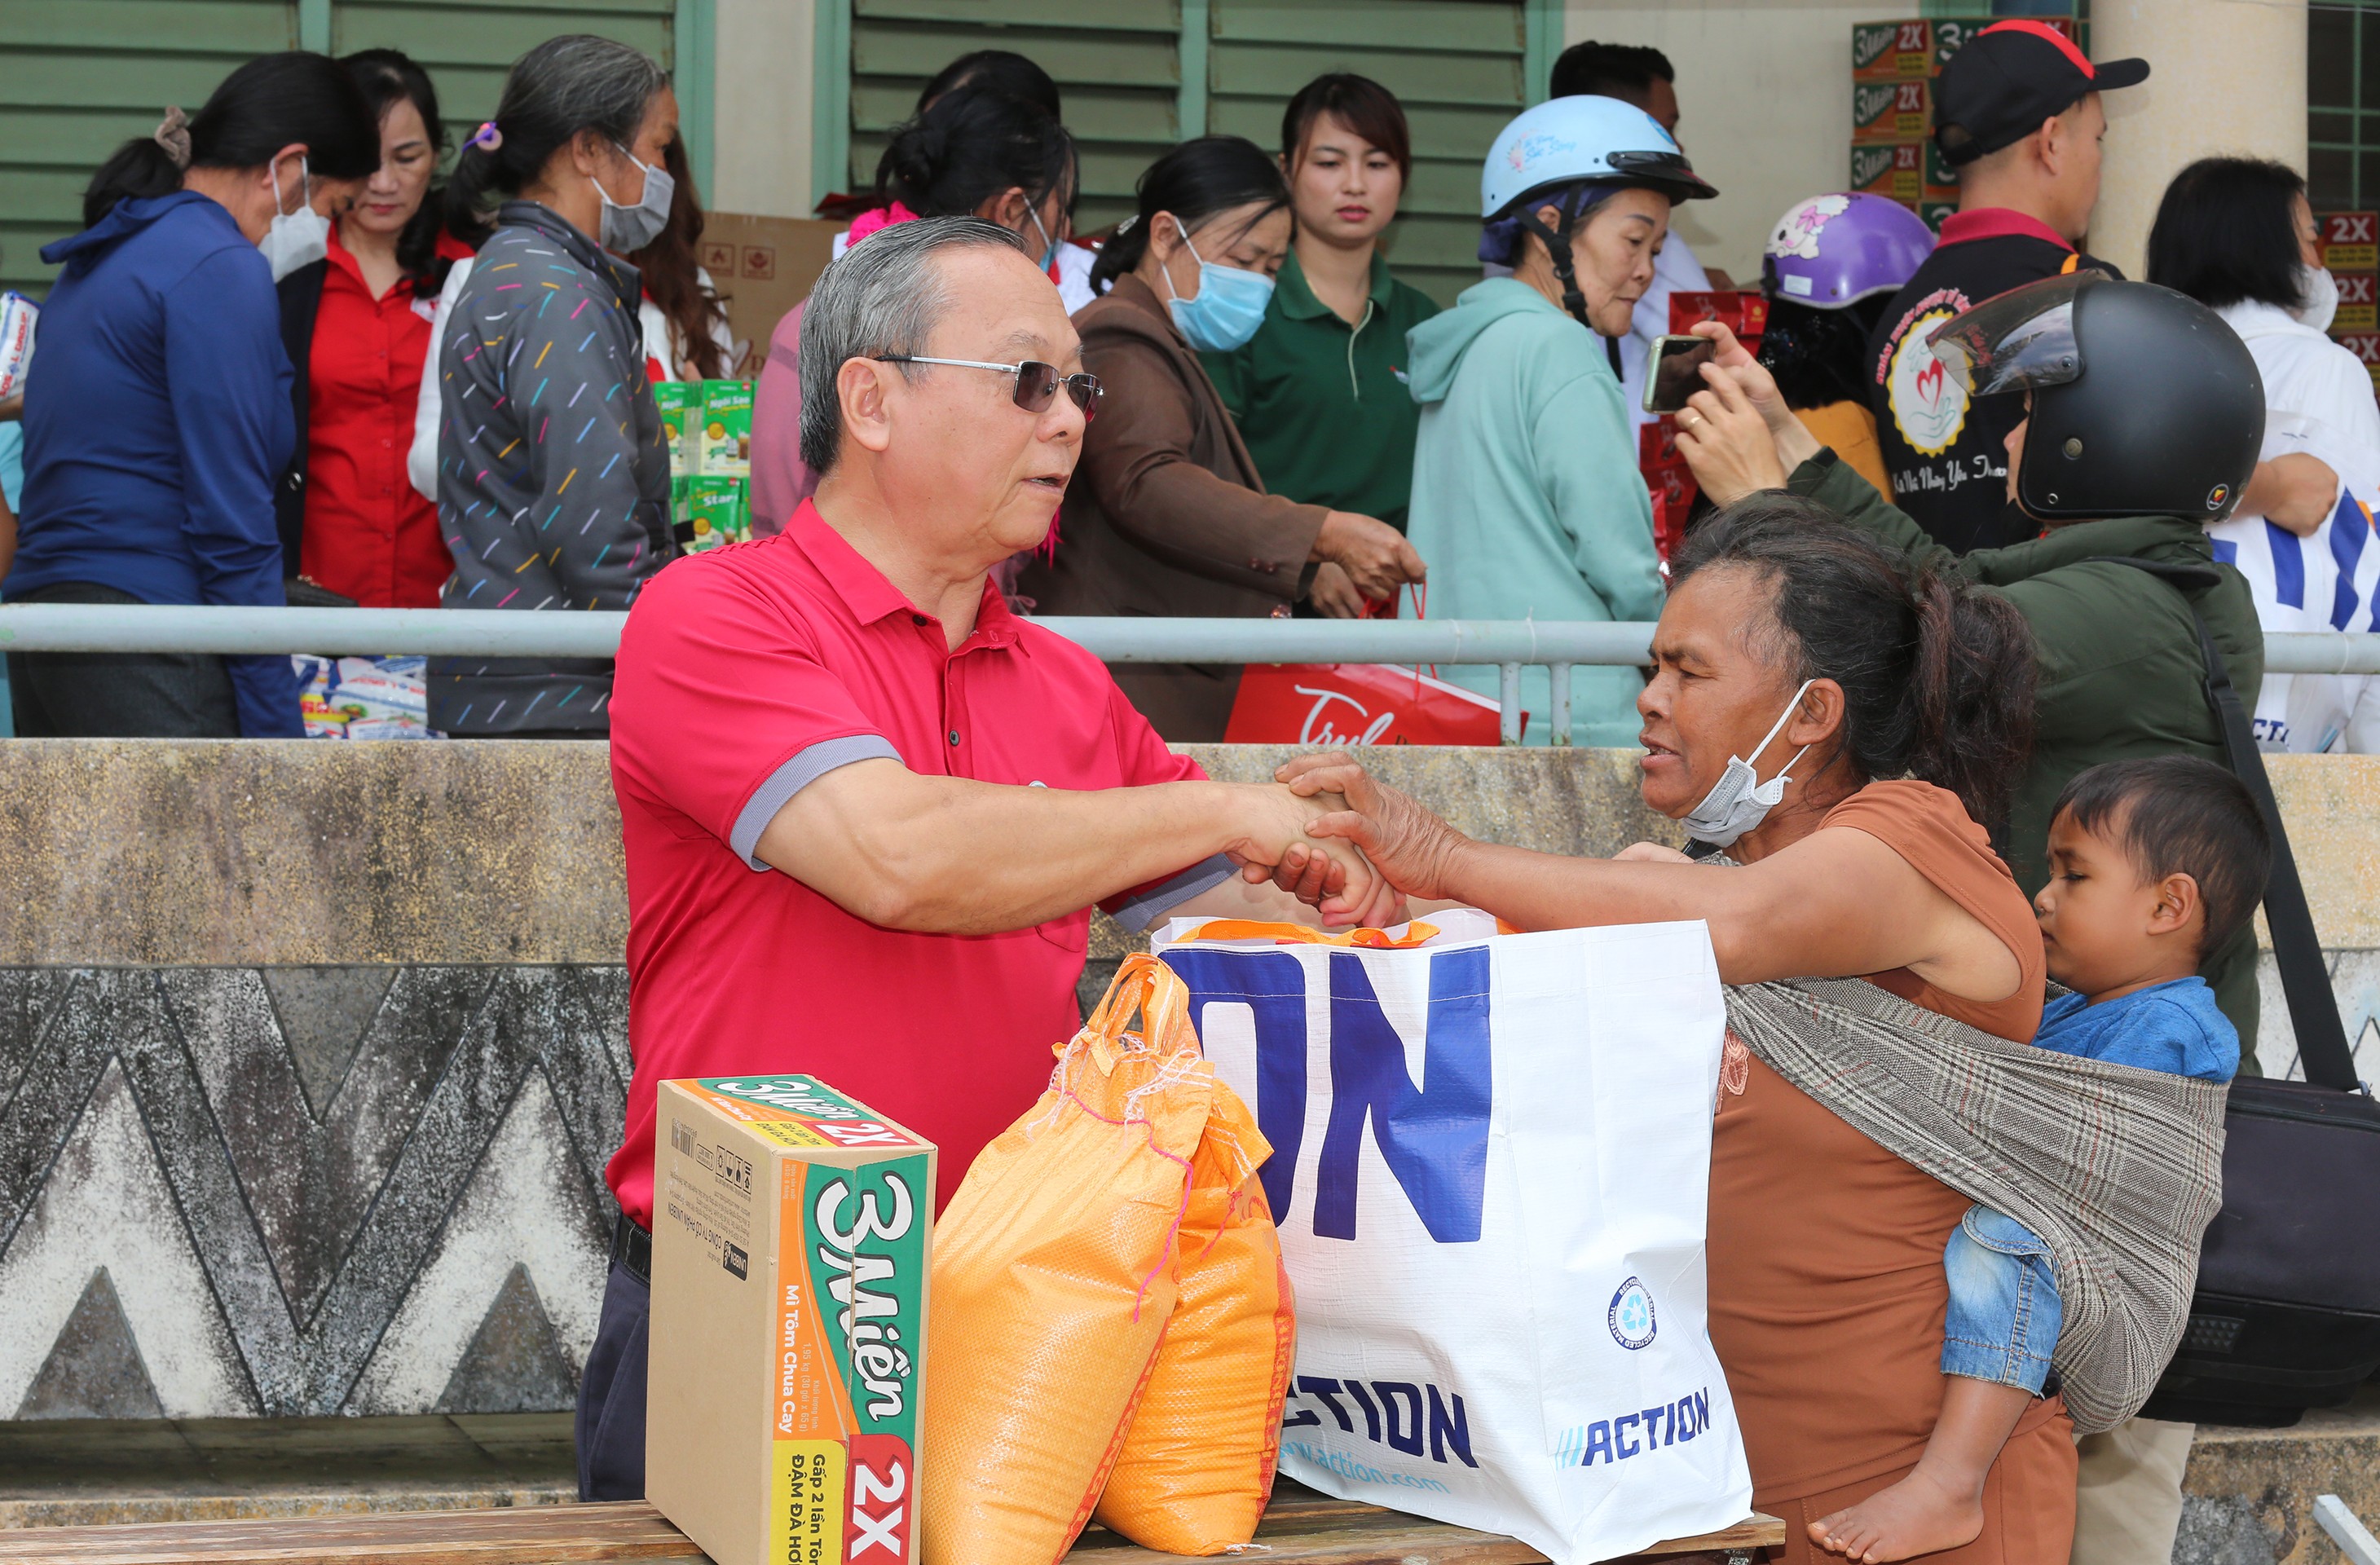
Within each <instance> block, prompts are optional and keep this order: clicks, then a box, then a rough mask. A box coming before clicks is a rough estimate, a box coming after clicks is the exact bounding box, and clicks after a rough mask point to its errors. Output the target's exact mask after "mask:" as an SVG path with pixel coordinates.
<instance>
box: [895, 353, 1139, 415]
mask: <svg viewBox="0 0 2380 1565" xmlns="http://www.w3.org/2000/svg"><path fill="white" fill-rule="evenodd" d="M876 362H878V363H879V364H947V365H949V366H950V367H951V368H952V369H953V370H999V371H1000V372H1001V373H1002V374H1003V375H1014V376H1015V377H1016V406H1019V407H1022V408H1023V409H1025V411H1026V412H1027V413H1040V412H1044V411H1046V410H1047V409H1048V408H1049V406H1050V403H1051V402H1052V401H1053V400H1054V399H1055V398H1056V397H1057V395H1058V388H1059V387H1060V386H1063V387H1065V388H1066V394H1067V395H1068V396H1069V397H1072V398H1073V399H1074V403H1075V406H1077V407H1079V408H1081V409H1082V410H1083V422H1085V423H1089V422H1090V421H1091V420H1092V419H1096V418H1098V417H1099V403H1100V402H1101V401H1102V400H1104V399H1105V398H1106V396H1107V393H1106V392H1105V391H1103V390H1101V389H1100V387H1099V377H1098V376H1097V375H1087V374H1075V375H1061V374H1060V373H1058V367H1057V366H1056V365H1055V364H1044V363H1042V362H1041V361H1040V360H1039V359H1038V358H1028V359H1026V361H1025V362H1024V363H1022V364H988V363H986V362H984V361H983V360H981V359H977V358H926V357H924V356H923V355H921V354H915V353H880V354H878V355H877V356H876Z"/></svg>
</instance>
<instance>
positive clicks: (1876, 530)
mask: <svg viewBox="0 0 2380 1565" xmlns="http://www.w3.org/2000/svg"><path fill="white" fill-rule="evenodd" d="M2202 317H2203V319H2202ZM1706 330H1707V329H1706ZM1934 346H1935V349H1936V353H1937V357H1938V358H1940V359H1941V360H1942V362H1943V364H1944V366H1945V367H1946V370H1947V371H1948V372H1949V373H1951V374H1953V375H1956V376H1958V377H1959V378H1960V379H1961V381H1962V382H1971V383H1970V385H1969V391H1970V394H1976V395H1986V394H1995V393H1998V394H2016V393H2019V392H2022V393H2023V394H2024V395H2025V397H2026V404H2027V417H2026V419H2024V420H2023V421H2022V422H2020V423H2019V424H2018V425H2017V427H2016V429H2015V430H2014V431H2011V432H2010V436H2009V438H2008V452H2009V472H2008V479H2007V482H2008V486H2009V491H2010V500H2011V501H2013V502H2014V503H2017V504H2018V505H2020V506H2022V508H2023V510H2024V511H2025V512H2026V513H2027V514H2029V515H2031V516H2034V517H2035V518H2037V519H2039V520H2041V521H2042V522H2044V523H2045V524H2046V531H2045V532H2044V533H2043V535H2042V536H2041V537H2039V538H2037V539H2034V540H2031V541H2029V542H2025V543H2017V544H2011V545H2010V546H2008V547H2006V548H2001V549H1984V550H1978V551H1975V552H1973V553H1969V554H1964V555H1961V554H1955V553H1953V552H1950V551H1949V550H1948V549H1945V548H1943V547H1942V546H1941V545H1940V544H1938V543H1937V542H1935V541H1934V540H1933V539H1932V538H1931V537H1930V536H1929V535H1928V534H1927V533H1926V532H1925V529H1924V528H1920V527H1919V526H1918V525H1917V523H1916V522H1915V521H1913V519H1912V518H1910V517H1909V516H1906V515H1904V514H1903V513H1902V512H1900V510H1898V509H1896V508H1895V507H1894V506H1893V505H1891V504H1890V503H1888V502H1887V501H1886V500H1885V499H1884V498H1883V497H1882V496H1880V495H1878V494H1877V493H1876V490H1875V489H1874V488H1873V487H1871V486H1870V485H1869V483H1868V482H1867V480H1866V479H1863V478H1861V477H1860V476H1859V475H1858V474H1857V473H1856V472H1854V471H1852V468H1851V467H1850V466H1849V465H1848V464H1846V463H1843V462H1841V461H1839V460H1838V459H1837V458H1836V456H1835V454H1834V453H1833V452H1831V451H1828V450H1826V449H1825V448H1824V447H1822V446H1820V445H1819V444H1818V443H1817V442H1816V441H1815V439H1814V438H1813V437H1812V436H1811V435H1810V433H1809V431H1807V430H1805V429H1803V427H1802V425H1801V424H1800V423H1799V421H1798V420H1796V419H1794V418H1793V416H1792V415H1791V413H1790V412H1787V411H1785V408H1784V402H1783V399H1782V398H1781V397H1779V396H1777V395H1776V394H1775V382H1772V381H1769V380H1768V379H1767V372H1766V371H1765V370H1760V368H1759V367H1758V365H1756V364H1755V363H1753V361H1752V359H1751V357H1750V356H1749V355H1747V354H1745V353H1744V352H1743V349H1742V347H1741V346H1739V345H1737V344H1735V343H1734V342H1732V341H1731V340H1726V339H1725V338H1724V337H1723V335H1722V341H1721V345H1720V352H1719V354H1718V356H1717V357H1716V358H1715V360H1714V362H1715V363H1717V364H1718V365H1720V366H1722V367H1723V368H1725V369H1727V370H1730V371H1731V372H1732V374H1733V377H1734V378H1733V379H1723V378H1722V380H1720V381H1718V382H1715V383H1714V384H1713V385H1712V386H1711V388H1710V389H1709V390H1706V391H1704V392H1700V393H1697V394H1695V395H1694V398H1693V399H1691V401H1690V403H1689V406H1688V408H1687V411H1686V412H1685V413H1683V414H1682V415H1681V416H1680V419H1679V423H1680V425H1681V432H1680V435H1679V442H1678V443H1679V449H1680V450H1681V451H1682V452H1684V453H1685V455H1686V456H1687V459H1688V461H1689V462H1690V463H1692V464H1693V465H1694V470H1695V474H1696V476H1697V477H1698V478H1700V479H1702V480H1703V487H1704V488H1705V490H1706V491H1708V492H1709V493H1710V494H1711V496H1712V498H1713V499H1714V500H1717V501H1719V502H1721V503H1725V502H1727V501H1730V500H1732V499H1735V498H1737V497H1739V496H1740V495H1741V494H1743V493H1746V492H1749V491H1752V490H1755V489H1760V488H1768V487H1778V478H1779V473H1778V468H1777V465H1778V464H1782V465H1783V466H1784V467H1787V468H1790V469H1791V473H1790V476H1789V477H1786V479H1785V481H1784V483H1783V486H1782V487H1785V488H1788V489H1790V490H1791V491H1793V492H1794V493H1796V494H1801V495H1805V496H1807V497H1808V498H1810V499H1813V500H1815V501H1817V502H1818V503H1821V504H1823V505H1825V506H1827V507H1828V509H1829V510H1832V511H1834V512H1835V513H1836V514H1837V515H1839V516H1841V517H1843V519H1844V520H1846V521H1848V522H1849V523H1851V524H1852V526H1853V527H1854V528H1859V529H1860V530H1861V531H1863V532H1864V533H1866V534H1868V535H1869V536H1870V537H1872V538H1874V539H1875V540H1876V541H1877V542H1879V543H1881V544H1883V545H1885V546H1886V547H1887V548H1888V549H1890V550H1893V551H1894V552H1898V553H1900V554H1901V555H1903V556H1904V557H1905V558H1906V559H1907V560H1908V562H1909V564H1911V566H1912V567H1913V568H1914V569H1924V570H1927V571H1931V572H1933V573H1935V574H1937V575H1938V576H1946V577H1947V576H1956V577H1961V578H1964V579H1966V580H1968V581H1972V582H1974V583H1976V584H1977V585H1979V586H1982V587H1985V588H1990V589H1993V590H1996V591H1998V592H2000V593H2003V594H2005V595H2006V596H2007V598H2008V600H2009V601H2010V602H2011V603H2013V604H2014V605H2015V606H2016V608H2017V609H2018V611H2019V612H2021V613H2022V614H2023V615H2024V617H2025V620H2026V623H2027V624H2028V625H2031V626H2032V629H2033V635H2034V647H2035V658H2036V661H2037V663H2038V667H2039V673H2040V685H2039V692H2038V697H2037V704H2036V707H2035V714H2034V724H2035V726H2034V750H2033V758H2032V760H2031V762H2030V764H2029V765H2028V766H2027V768H2026V770H2025V772H2024V775H2023V776H2022V778H2020V779H2019V780H2018V782H2017V785H2016V789H2015V793H2014V798H2013V802H2012V804H2011V807H2010V815H2009V820H2008V822H2007V824H2006V827H2005V829H2004V830H2002V831H2000V832H1998V840H1999V842H2000V843H2001V845H2002V851H2003V852H2004V853H2005V855H2007V858H2008V862H2009V867H2010V869H2012V870H2013V871H2014V872H2015V874H2016V878H2017V883H2018V884H2019V885H2021V886H2022V887H2023V888H2024V891H2025V892H2026V894H2027V895H2032V894H2033V893H2034V892H2038V891H2039V890H2040V889H2041V887H2042V885H2043V884H2044V883H2045V882H2046V880H2048V878H2049V868H2048V864H2047V840H2048V835H2049V817H2050V811H2051V807H2053V806H2054V805H2055V804H2056V802H2057V799H2058V794H2059V792H2060V791H2061V790H2062V789H2064V788H2065V786H2066V784H2067V783H2068V782H2070V781H2071V780H2072V779H2073V778H2074V776H2075V775H2076V774H2077V773H2079V772H2082V771H2084V770H2088V769H2089V768H2091V767H2094V766H2097V765H2099V764H2100V763H2102V762H2104V761H2111V760H2124V759H2129V758H2135V757H2143V756H2160V755H2176V754H2180V755H2193V756H2199V757H2202V758H2205V759H2207V760H2211V761H2214V762H2216V764H2217V765H2224V764H2227V762H2226V758H2225V754H2224V748H2223V732H2222V728H2221V723H2220V720H2219V719H2218V718H2217V717H2216V713H2215V712H2214V710H2212V709H2211V707H2210V706H2209V704H2208V702H2207V698H2206V689H2205V678H2206V669H2205V661H2204V656H2203V655H2202V653H2201V651H2200V649H2199V641H2198V618H2202V617H2203V618H2204V621H2205V623H2206V627H2207V632H2208V634H2209V635H2210V636H2211V637H2213V639H2214V642H2215V646H2216V650H2218V651H2219V652H2221V653H2222V655H2223V660H2224V662H2225V664H2226V666H2227V667H2228V669H2229V671H2230V674H2231V680H2232V683H2233V684H2234V685H2237V686H2238V687H2239V690H2240V698H2241V699H2242V700H2243V701H2244V702H2246V703H2247V705H2248V707H2249V709H2250V710H2254V707H2255V700H2256V692H2257V689H2258V687H2259V686H2260V685H2262V684H2263V683H2264V677H2265V643H2264V635H2263V632H2262V630H2261V629H2260V628H2259V626H2258V625H2257V621H2256V610H2255V605H2254V603H2253V601H2252V599H2251V598H2250V595H2249V589H2248V583H2247V579H2246V578H2245V577H2243V576H2240V573H2239V572H2238V571H2237V570H2235V569H2234V568H2232V567H2231V566H2230V565H2228V564H2218V563H2216V559H2215V554H2214V550H2213V548H2212V547H2211V546H2210V545H2209V543H2208V542H2207V539H2206V533H2205V530H2204V520H2219V519H2221V517H2222V516H2224V515H2226V514H2228V510H2229V508H2230V505H2231V504H2232V503H2236V499H2237V496H2238V495H2239V492H2240V490H2241V489H2242V488H2243V487H2244V486H2245V485H2246V483H2247V480H2248V478H2249V475H2250V473H2251V472H2252V471H2253V469H2254V467H2255V461H2256V455H2257V450H2258V447H2259V445H2260V443H2261V441H2262V437H2263V432H2264V388H2263V385H2262V383H2261V382H2259V380H2258V378H2257V375H2256V370H2255V361H2254V359H2253V358H2251V357H2250V356H2249V354H2248V350H2247V348H2246V346H2244V345H2242V344H2241V343H2240V339H2239V337H2238V336H2237V335H2236V334H2233V333H2232V332H2231V331H2230V329H2229V328H2228V327H2227V326H2225V325H2224V324H2223V322H2222V321H2221V320H2220V319H2219V318H2217V317H2216V316H2215V315H2214V314H2213V312H2211V311H2209V310H2207V309H2205V308H2204V306H2202V305H2199V304H2197V303H2195V302H2194V301H2192V300H2190V299H2187V298H2184V297H2182V296H2181V295H2180V294H2175V293H2171V292H2169V291H2168V290H2166V289H2163V288H2154V287H2151V286H2149V285H2146V284H2143V283H2119V282H2109V281H2107V280H2105V279H2103V278H2100V277H2098V276H2096V275H2095V274H2087V273H2086V274H2083V275H2078V276H2074V277H2065V278H2056V279H2052V280H2050V281H2049V282H2047V283H2040V284H2034V285H2030V286H2028V287H2024V288H2019V289H2016V290H2013V291H2012V292H2010V293H2007V294H2003V295H2001V296H1999V297H1998V298H1997V299H1993V300H1988V301H1986V302H1985V303H1984V304H1982V305H1980V306H1978V307H1976V308H1975V309H1972V310H1969V311H1967V312H1966V313H1965V314H1963V315H1961V316H1959V317H1957V318H1956V319H1954V320H1952V321H1950V322H1949V323H1948V324H1947V325H1945V326H1944V327H1943V328H1942V329H1941V331H1940V332H1939V333H1937V334H1936V336H1935V338H1934ZM1772 404H1773V406H1771V405H1772ZM1764 436H1765V437H1766V438H1763V437H1764ZM1764 448H1766V449H1764ZM2111 514H2112V515H2111ZM2202 516H2203V518H2204V520H2202ZM2125 559H2135V560H2143V561H2146V562H2148V563H2150V564H2160V565H2167V566H2181V567H2188V570H2187V571H2186V572H2185V573H2184V574H2185V575H2186V576H2188V578H2189V579H2188V580H2186V581H2184V582H2182V583H2180V584H2179V585H2177V584H2176V583H2175V582H2173V581H2170V580H2168V579H2161V578H2160V577H2158V576H2155V575H2152V574H2151V573H2149V572H2147V571H2143V570H2141V569H2138V568H2136V567H2134V566H2131V565H2127V564H2121V563H2119V562H2120V561H2122V560H2125ZM2193 608H2195V610H2196V617H2193V614H2192V609H2193ZM1986 824H1991V823H1989V822H1986ZM2200 973H2201V976H2202V977H2204V978H2205V979H2206V981H2207V983H2208V984H2209V985H2210V986H2211V987H2212V988H2213V989H2215V993H2216V1001H2217V1003H2218V1004H2220V1005H2221V1007H2222V1009H2223V1013H2224V1014H2225V1015H2226V1016H2228V1017H2229V1018H2230V1019H2231V1021H2232V1024H2233V1025H2235V1026H2237V1027H2238V1028H2239V1029H2240V1061H2241V1068H2242V1069H2243V1070H2245V1071H2249V1072H2252V1073H2253V1071H2254V1069H2255V1046H2256V1022H2257V1003H2256V943H2255V936H2254V931H2253V928H2242V929H2241V930H2240V932H2239V933H2238V934H2236V935H2234V936H2233V937H2232V938H2231V939H2230V940H2227V941H2225V942H2224V944H2223V945H2222V946H2220V947H2219V948H2217V949H2216V951H2215V952H2212V953H2210V954H2209V956H2208V958H2207V960H2206V962H2205V964H2204V965H2203V966H2202V967H2201V969H2200Z"/></svg>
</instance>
